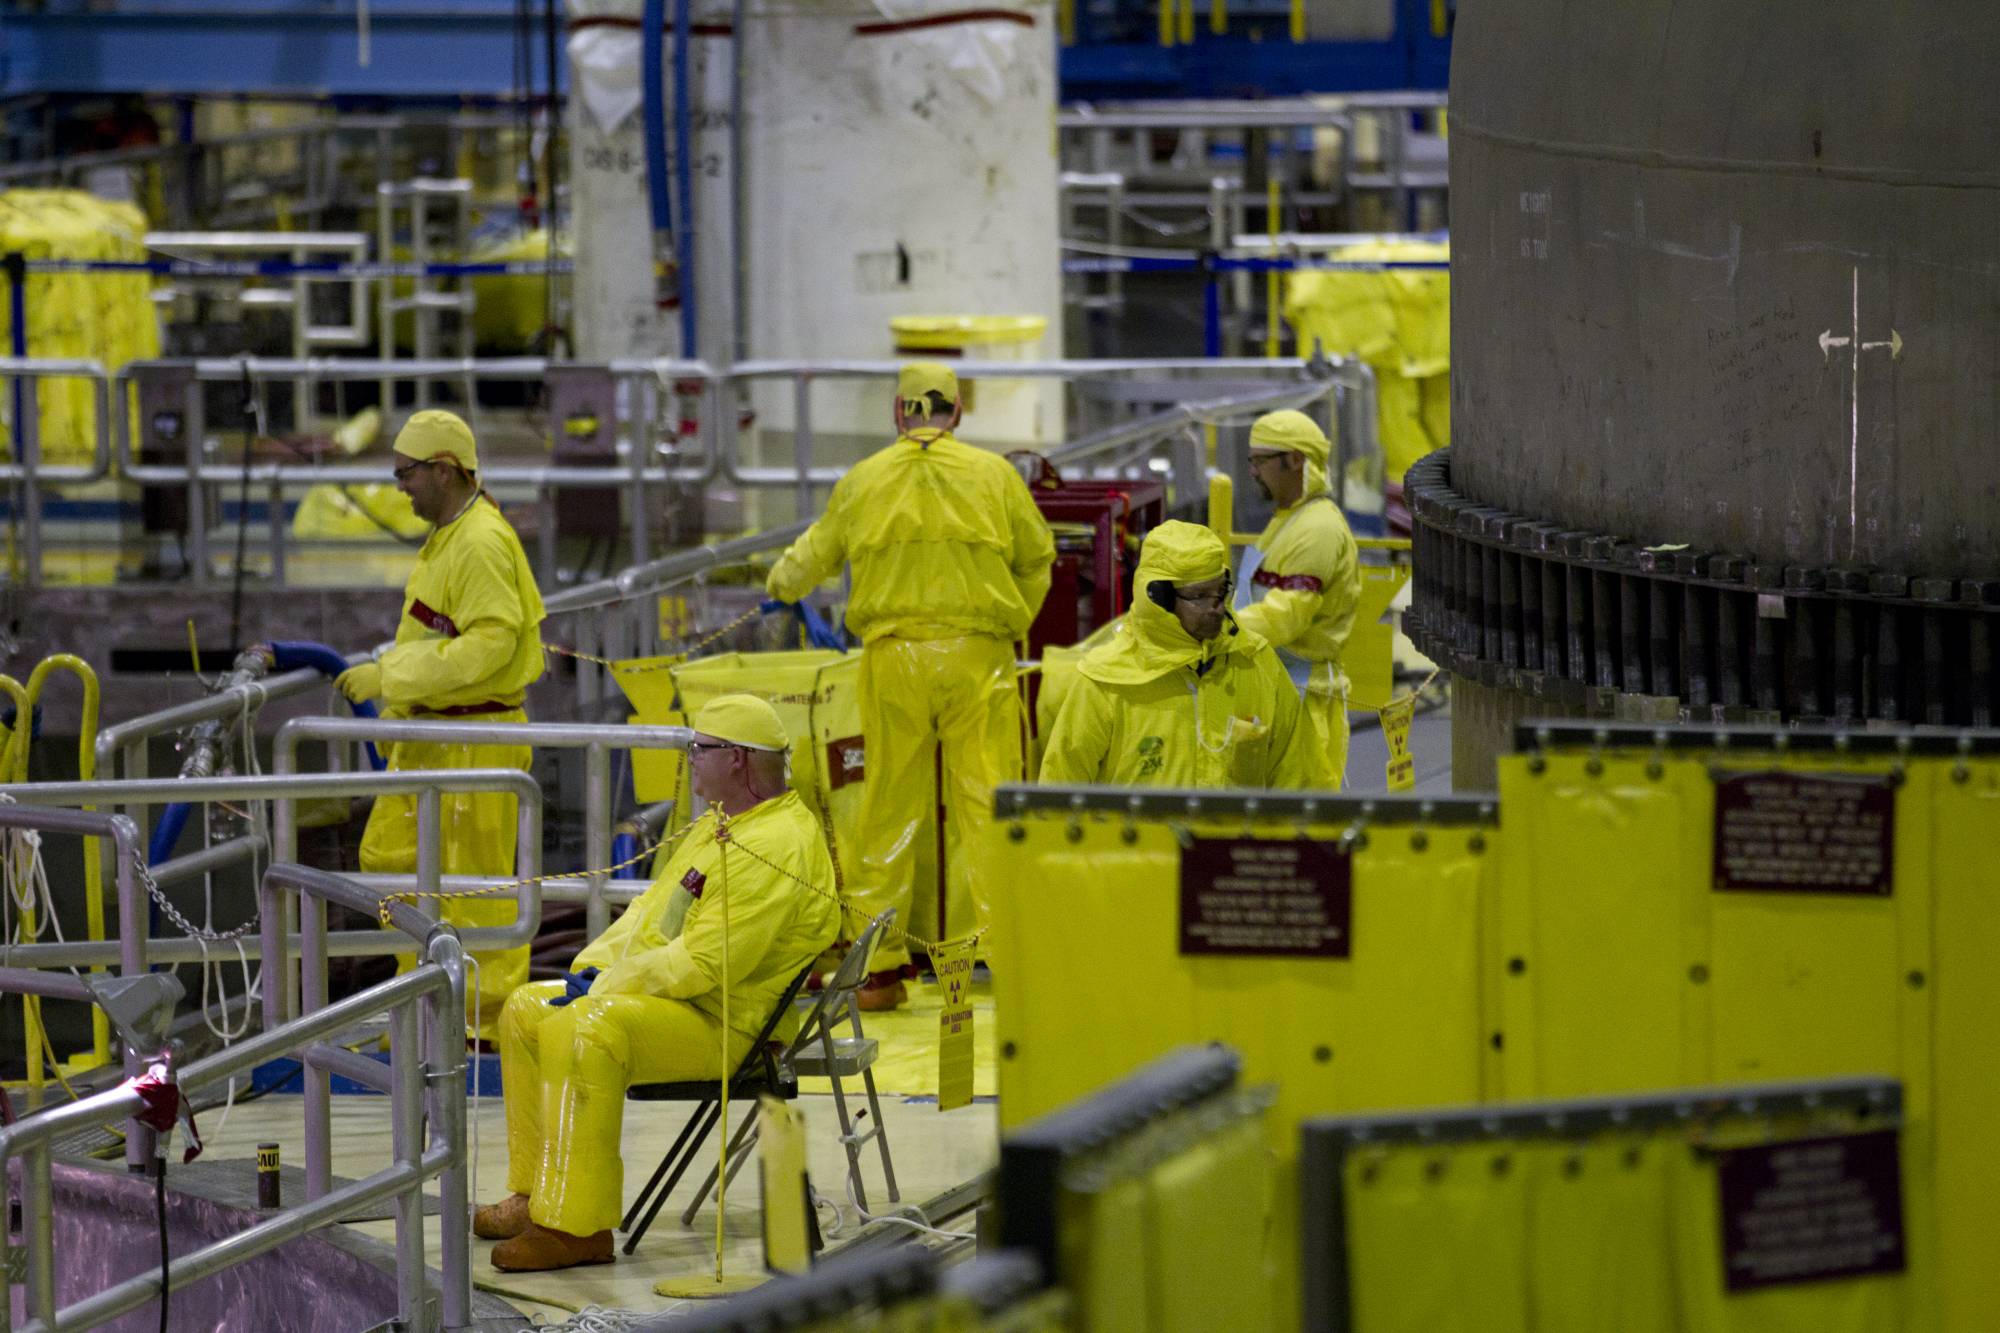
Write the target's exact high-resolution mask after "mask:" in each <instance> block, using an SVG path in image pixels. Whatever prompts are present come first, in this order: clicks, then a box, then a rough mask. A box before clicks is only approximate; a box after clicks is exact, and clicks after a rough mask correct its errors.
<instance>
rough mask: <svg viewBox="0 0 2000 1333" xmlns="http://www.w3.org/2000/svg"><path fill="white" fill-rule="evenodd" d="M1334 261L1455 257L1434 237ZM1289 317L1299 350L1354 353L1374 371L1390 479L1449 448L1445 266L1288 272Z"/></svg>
mask: <svg viewBox="0 0 2000 1333" xmlns="http://www.w3.org/2000/svg"><path fill="white" fill-rule="evenodd" d="M1327 257H1328V258H1330V259H1353V260H1419V261H1423V260H1438V261H1442V260H1448V259H1450V258H1451V247H1450V246H1449V245H1446V244H1444V243H1441V242H1430V241H1394V242H1385V241H1374V242H1369V243H1366V244H1362V245H1348V246H1341V247H1340V248H1338V249H1336V250H1334V251H1332V252H1331V253H1330V254H1329V255H1328V256H1327ZM1285 319H1286V321H1287V322H1289V323H1290V324H1291V326H1292V330H1293V332H1294V333H1295V334H1296V335H1297V338H1298V346H1299V350H1300V351H1301V352H1302V353H1303V352H1307V351H1310V350H1311V348H1312V346H1313V343H1314V342H1315V341H1317V342H1318V343H1319V345H1320V348H1321V350H1323V351H1324V352H1326V353H1327V354H1328V355H1330V356H1356V357H1360V358H1361V359H1362V360H1363V361H1366V362H1367V363H1368V364H1369V366H1371V367H1372V368H1373V369H1374V371H1375V394H1376V418H1377V421H1378V423H1379V425H1380V430H1381V435H1382V455H1383V463H1384V466H1385V467H1386V469H1387V471H1388V474H1389V477H1390V479H1391V480H1395V481H1400V480H1401V479H1402V476H1403V471H1404V469H1405V468H1407V467H1409V465H1410V464H1412V463H1414V462H1416V461H1417V460H1418V459H1419V458H1422V457H1423V456H1424V455H1425V454H1427V453H1430V452H1431V451H1432V450H1434V449H1441V448H1443V447H1444V446H1445V445H1447V444H1449V443H1451V376H1450V372H1451V274H1450V272H1449V271H1447V270H1443V269H1389V270H1386V271H1384V272H1380V273H1348V272H1334V271H1315V270H1304V271H1301V272H1297V273H1292V274H1288V275H1287V280H1286V283H1285Z"/></svg>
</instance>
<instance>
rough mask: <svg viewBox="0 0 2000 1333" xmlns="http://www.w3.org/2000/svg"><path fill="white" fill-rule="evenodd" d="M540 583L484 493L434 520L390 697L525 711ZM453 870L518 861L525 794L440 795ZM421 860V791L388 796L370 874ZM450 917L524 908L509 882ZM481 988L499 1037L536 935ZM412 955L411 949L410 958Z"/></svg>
mask: <svg viewBox="0 0 2000 1333" xmlns="http://www.w3.org/2000/svg"><path fill="white" fill-rule="evenodd" d="M542 615H543V612H542V595H541V592H540V591H539V590H538V589H537V588H536V586H535V576H534V573H533V572H532V571H531V570H530V569H529V568H528V558H527V555H526V553H525V552H523V551H522V549H521V539H520V538H519V537H518V536H516V535H515V533H514V529H513V528H512V527H511V526H510V525H509V524H508V522H507V520H506V518H505V517H503V516H502V515H501V513H500V508H499V506H498V505H496V504H494V503H493V501H492V500H490V499H488V498H487V497H486V496H484V495H481V496H480V498H479V499H477V500H475V501H474V502H473V504H472V507H471V508H470V509H468V510H466V511H465V513H463V514H461V515H460V516H459V517H458V518H456V519H454V520H453V521H451V522H449V523H446V524H444V525H442V526H441V527H438V528H436V529H434V530H433V531H432V532H431V535H430V538H429V540H427V541H426V542H425V543H424V548H423V550H422V551H421V552H419V553H418V555H417V567H416V568H415V569H414V570H412V571H411V573H410V581H409V583H408V585H407V586H406V587H405V588H404V591H403V617H402V619H401V621H400V622H398V624H397V626H396V644H395V646H394V647H393V648H390V649H389V650H388V651H386V652H384V653H383V654H382V659H381V666H382V705H383V713H384V715H385V716H389V717H407V718H415V719H420V720H421V719H425V718H433V719H434V718H439V717H452V716H463V717H465V719H466V720H467V721H472V722H481V723H486V722H525V721H527V714H526V713H524V712H522V711H521V700H522V698H523V696H524V695H525V693H526V691H527V687H528V686H529V685H530V684H532V683H533V682H534V681H535V680H536V679H538V678H539V677H540V676H541V674H542V636H541V623H542ZM532 753H533V752H532V751H531V750H530V749H529V748H528V747H527V746H525V745H459V744H445V743H439V742H435V741H425V742H422V743H416V742H405V743H403V744H400V745H395V746H392V747H390V749H389V756H388V758H389V768H390V771H392V772H395V771H401V770H411V769H440V768H519V769H524V770H525V769H526V768H527V767H528V764H529V760H530V758H531V757H532ZM440 804H441V810H440V813H441V815H442V817H443V827H442V829H441V830H440V831H441V833H442V835H443V836H442V842H443V861H444V873H445V874H447V875H489V876H501V875H512V874H513V873H514V851H515V848H514V833H515V822H514V821H515V815H516V811H515V804H516V803H515V800H514V798H513V797H512V796H508V795H505V794H504V793H477V794H470V795H456V796H454V795H449V794H447V795H446V796H445V797H443V799H442V801H441V803H440ZM416 868H417V802H416V798H415V797H414V796H381V797H377V798H376V801H375V808H374V810H373V811H372V812H370V814H369V816H368V827H367V830H366V831H365V832H364V833H363V834H362V837H361V869H362V872H363V873H364V874H376V875H393V874H403V875H407V874H410V873H413V872H414V871H415V870H416ZM443 915H444V919H445V920H447V921H449V922H451V923H452V924H453V925H458V926H504V925H509V924H511V923H512V922H513V920H514V901H513V896H512V895H511V894H509V895H504V896H495V897H491V898H460V899H447V900H446V901H445V902H444V904H443ZM473 957H474V958H475V959H476V960H477V961H478V965H479V970H478V973H477V976H476V977H468V983H471V982H474V981H476V983H477V984H476V989H475V988H474V986H473V985H471V984H468V987H467V991H468V994H467V997H466V1011H467V1012H466V1018H467V1021H468V1022H469V1023H470V1022H473V1020H474V1018H475V1012H474V1011H475V1008H476V1011H477V1012H476V1018H477V1023H476V1026H477V1028H478V1030H479V1035H480V1036H482V1037H490V1036H491V1035H492V1033H493V1032H494V1030H495V1029H496V1026H497V1024H498V1022H499V1016H500V1007H501V1005H502V1004H503V1003H505V1001H506V999H507V996H508V995H509V994H510V993H511V992H512V991H513V990H514V988H515V987H517V986H519V985H521V984H522V983H523V982H525V981H526V980H527V979H528V947H527V946H526V945H522V946H521V947H520V948H517V949H507V950H504V951H500V952H480V953H476V954H474V955H473ZM409 963H410V960H408V959H407V958H406V959H405V965H406V966H407V965H409Z"/></svg>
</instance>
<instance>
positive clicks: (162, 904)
mask: <svg viewBox="0 0 2000 1333" xmlns="http://www.w3.org/2000/svg"><path fill="white" fill-rule="evenodd" d="M132 868H133V869H134V870H135V871H137V872H138V875H139V882H140V883H141V884H144V885H145V886H146V892H147V894H149V895H150V896H151V897H152V899H153V901H154V902H155V903H157V904H159V908H160V910H161V911H162V912H165V913H166V914H167V919H168V920H170V921H172V922H173V923H174V924H175V925H177V926H179V927H180V928H181V930H182V931H183V932H184V933H186V934H188V935H191V936H193V937H194V938H195V939H198V940H207V941H209V942H210V943H226V942H228V941H230V940H236V939H241V938H243V936H245V935H248V934H249V933H250V932H251V931H253V930H255V929H257V926H258V923H259V922H260V921H262V920H263V915H264V910H263V908H262V907H259V908H258V909H257V911H256V912H254V913H252V914H251V916H250V919H249V920H248V921H245V922H244V923H243V924H242V925H240V926H232V927H230V928H229V929H228V930H221V931H216V930H204V929H202V928H201V927H200V926H197V925H196V924H195V923H194V922H192V921H190V920H188V919H187V918H186V917H184V916H182V915H181V914H180V909H179V908H177V907H175V906H174V905H173V903H171V902H169V901H168V900H167V895H166V892H165V891H164V890H163V889H161V888H160V886H159V884H158V883H157V882H156V881H155V880H154V879H153V872H152V869H151V868H150V867H149V866H147V864H146V857H145V854H144V853H142V852H141V851H140V850H139V849H138V848H137V847H134V848H133V849H132Z"/></svg>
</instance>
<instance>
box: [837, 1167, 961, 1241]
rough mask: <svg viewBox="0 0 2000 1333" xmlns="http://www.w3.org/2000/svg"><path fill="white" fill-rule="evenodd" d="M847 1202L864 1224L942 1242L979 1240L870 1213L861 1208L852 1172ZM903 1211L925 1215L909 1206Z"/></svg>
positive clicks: (898, 1217) (884, 1214)
mask: <svg viewBox="0 0 2000 1333" xmlns="http://www.w3.org/2000/svg"><path fill="white" fill-rule="evenodd" d="M847 1200H848V1202H849V1203H851V1204H853V1205H854V1212H855V1215H856V1216H858V1217H859V1218H860V1219H861V1220H862V1221H864V1222H888V1223H890V1224H892V1225H894V1226H899V1227H908V1228H909V1229H910V1230H912V1231H917V1232H921V1233H923V1234H924V1235H926V1236H936V1237H939V1238H940V1239H942V1240H977V1239H979V1238H978V1237H977V1236H975V1235H974V1234H973V1233H972V1232H970V1231H946V1230H943V1229H942V1228H940V1227H934V1226H932V1225H931V1224H930V1223H929V1222H919V1221H917V1220H916V1219H915V1218H909V1217H901V1216H898V1215H896V1214H893V1213H871V1212H869V1211H868V1210H867V1209H866V1208H863V1207H862V1206H861V1196H860V1194H859V1193H857V1192H856V1190H855V1188H854V1173H853V1172H851V1171H850V1172H848V1174H847ZM903 1210H904V1211H905V1212H911V1213H915V1214H916V1215H917V1217H922V1216H923V1215H924V1214H923V1210H922V1209H920V1208H916V1207H913V1206H911V1205H909V1204H905V1205H903Z"/></svg>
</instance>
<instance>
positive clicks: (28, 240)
mask: <svg viewBox="0 0 2000 1333" xmlns="http://www.w3.org/2000/svg"><path fill="white" fill-rule="evenodd" d="M145 235H146V217H145V214H143V213H141V212H140V211H139V209H138V208H137V207H135V206H133V205H131V204H119V203H112V202H110V201H109V200H104V199H99V198H96V197H95V196H93V195H89V194H85V193H84V192H83V191H81V190H8V191H6V192H5V193H0V252H7V251H19V252H20V253H22V254H24V255H26V256H27V257H28V258H29V259H120V260H138V259H144V258H146V248H145V244H144V240H145ZM151 283H152V279H151V278H150V277H148V276H147V275H146V274H144V273H129V274H128V273H35V274H30V275H29V277H28V281H27V291H26V293H25V299H26V302H27V308H28V355H29V356H36V357H79V358H86V359H89V360H94V361H98V362H101V363H102V364H103V366H104V368H105V369H106V370H113V371H115V370H118V369H120V368H121V367H123V366H124V365H125V363H126V362H128V361H136V360H141V359H144V358H148V357H157V356H158V355H159V354H160V325H159V320H158V318H157V316H156V315H155V314H154V310H153V301H152V296H151ZM12 336H13V319H12V312H11V303H10V302H8V301H7V300H5V299H4V298H0V351H4V350H5V349H7V348H9V347H11V346H12V342H11V339H12ZM37 401H38V403H39V405H40V411H41V416H40V426H41V434H40V440H41V450H42V459H43V461H44V462H49V463H65V464H67V463H83V462H88V461H89V459H90V455H91V451H92V449H93V447H94V441H95V440H96V432H97V403H96V396H95V394H94V392H93V391H92V388H91V385H90V382H89V381H87V380H81V379H46V380H43V381H41V383H40V385H39V387H38V389H37ZM11 411H12V408H11V405H10V403H9V396H8V395H6V394H0V442H4V444H5V445H6V447H7V448H8V449H9V450H11V448H12V446H13V442H14V428H13V422H12V420H11V419H8V418H7V415H6V414H7V413H10V412H11Z"/></svg>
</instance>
